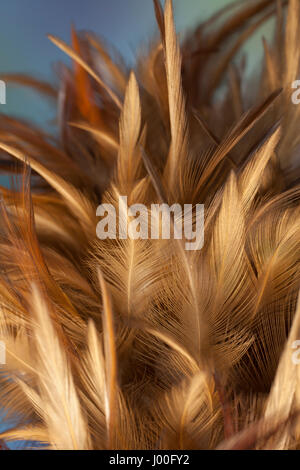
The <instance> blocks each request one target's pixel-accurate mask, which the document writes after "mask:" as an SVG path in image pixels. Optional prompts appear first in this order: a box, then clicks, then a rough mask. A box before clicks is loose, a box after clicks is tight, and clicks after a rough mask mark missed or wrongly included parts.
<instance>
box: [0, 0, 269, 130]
mask: <svg viewBox="0 0 300 470" xmlns="http://www.w3.org/2000/svg"><path fill="white" fill-rule="evenodd" d="M231 1H232V0H174V9H175V18H176V26H177V30H178V31H179V32H181V33H185V32H186V31H187V30H189V29H191V28H192V27H194V26H196V25H197V24H198V23H199V22H200V21H203V20H205V19H207V18H208V17H209V16H210V15H211V14H213V13H215V12H216V11H217V10H218V9H220V8H221V7H222V6H224V5H228V4H229V3H231ZM244 1H246V2H247V1H248V0H244ZM0 7H1V8H0V78H1V73H7V72H8V73H19V72H22V73H27V74H32V75H34V76H35V77H37V78H40V79H51V80H53V79H54V73H53V64H54V63H55V62H57V61H67V60H68V59H67V57H66V55H65V54H64V53H63V52H61V51H60V50H59V49H58V48H57V47H56V46H54V45H53V44H52V43H51V42H50V41H49V39H48V38H47V33H51V34H53V35H55V36H58V37H59V38H61V39H63V40H64V41H66V42H70V29H71V25H72V24H74V25H75V27H76V28H77V29H86V30H92V31H94V32H95V33H97V34H99V35H100V36H102V37H104V38H105V39H106V41H107V42H110V43H112V44H113V45H114V46H116V48H117V49H118V50H119V51H120V52H121V54H122V55H123V56H124V57H125V60H126V61H127V62H129V63H133V62H134V56H135V51H136V50H137V49H138V47H139V46H140V45H141V44H145V43H147V41H148V40H149V38H151V37H153V36H154V34H155V33H156V31H157V28H156V23H155V17H154V12H153V3H152V0H84V1H83V0H51V1H50V0H1V5H0ZM263 29H264V34H265V32H266V31H267V30H268V27H267V26H266V25H264V26H263ZM259 41H260V39H259ZM251 42H252V46H251ZM248 47H250V48H251V49H252V51H255V50H257V49H261V47H259V48H257V47H256V43H253V40H252V41H251V40H250V44H249V46H248ZM255 54H256V52H255V53H254V55H255ZM2 106H3V105H2ZM0 112H4V113H7V114H10V115H11V114H13V115H18V116H19V117H22V118H26V119H30V120H32V121H33V122H34V123H38V124H42V125H43V121H44V120H45V119H48V120H50V118H51V117H53V116H52V115H50V114H49V108H48V105H47V102H44V101H43V100H41V98H40V97H39V96H36V95H35V94H34V92H32V91H30V90H26V89H24V88H19V87H15V86H9V87H8V89H7V104H6V105H5V107H1V109H0Z"/></svg>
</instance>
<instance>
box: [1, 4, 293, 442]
mask: <svg viewBox="0 0 300 470" xmlns="http://www.w3.org/2000/svg"><path fill="white" fill-rule="evenodd" d="M154 12H155V16H156V19H157V24H158V30H159V34H158V37H157V38H156V40H155V41H153V43H152V45H151V46H150V47H149V50H148V51H147V52H144V53H143V54H141V55H140V56H139V57H138V58H137V61H136V66H135V68H134V70H129V69H128V67H127V66H126V65H125V64H124V63H123V61H122V59H121V58H118V57H117V53H116V51H113V50H111V49H110V48H108V47H107V46H105V45H104V44H103V43H101V42H100V41H99V40H98V38H97V37H96V35H93V34H91V33H83V32H82V33H78V32H77V31H75V30H72V42H71V45H67V44H66V43H64V42H63V41H62V40H60V39H58V38H55V37H53V36H49V39H50V40H51V41H52V42H53V43H54V44H55V45H56V46H58V47H59V48H60V49H62V50H63V51H64V52H65V53H66V54H67V55H68V56H70V57H71V59H72V67H71V68H70V69H69V68H67V67H66V66H61V68H60V69H59V75H60V81H59V83H60V84H59V88H58V89H55V87H53V86H52V85H51V84H47V83H40V82H38V81H37V80H35V79H34V78H31V77H27V76H22V75H6V76H5V77H3V78H4V79H5V80H6V81H8V82H9V81H13V82H17V83H19V84H22V85H24V86H29V87H32V88H34V89H36V91H37V92H39V93H41V94H42V95H45V96H46V97H47V98H48V99H51V100H53V104H54V105H56V106H57V123H58V132H57V134H56V135H55V136H52V135H48V134H47V133H46V132H45V131H43V130H41V129H38V128H35V127H33V126H31V125H29V124H27V123H25V122H23V121H20V120H17V119H13V118H11V117H6V116H4V115H2V116H1V117H0V152H1V153H0V168H1V171H2V172H4V173H10V174H11V175H12V184H11V185H10V187H9V188H4V187H3V188H1V194H2V197H1V214H2V222H1V226H0V266H1V274H0V339H1V341H2V342H3V343H2V344H5V348H6V364H4V365H3V366H2V368H1V370H0V382H1V383H0V402H1V406H2V407H3V408H4V410H5V418H3V419H4V420H7V422H6V423H5V421H4V425H6V429H5V430H4V431H3V432H2V434H1V435H0V439H1V443H2V444H1V448H5V446H6V445H7V444H8V443H9V442H10V441H17V440H20V441H30V442H32V443H33V444H32V445H33V446H34V445H35V444H34V443H36V445H38V446H40V445H41V444H42V445H43V446H46V447H48V448H50V449H256V448H260V449H300V425H299V412H300V366H299V365H297V364H298V361H297V360H296V361H295V360H293V359H295V354H296V352H297V351H295V347H297V344H299V343H297V342H298V341H299V340H300V300H299V297H298V292H299V288H300V277H299V274H300V166H299V161H300V160H299V144H300V137H299V136H300V134H299V125H300V107H299V106H296V105H294V104H293V103H292V99H291V97H292V91H293V90H292V82H293V81H294V80H296V79H297V75H298V73H299V65H300V57H299V51H300V48H299V45H298V43H297V38H298V37H299V33H300V11H299V2H298V0H289V1H287V0H283V1H281V0H279V1H277V2H276V1H273V0H251V1H247V2H238V3H235V4H232V5H230V6H227V7H226V8H224V9H223V10H220V11H219V12H218V13H217V14H215V15H214V16H213V17H211V18H210V19H209V20H208V21H206V22H204V23H202V24H200V25H199V26H198V28H197V29H196V30H195V31H194V32H193V33H191V34H189V35H188V36H187V38H186V39H185V40H184V41H182V43H180V42H179V40H178V37H177V35H176V31H175V27H174V18H173V7H172V1H171V0H166V2H165V6H164V8H163V7H162V5H161V4H160V2H159V0H155V1H154ZM272 16H275V18H276V27H275V32H274V39H273V41H272V42H270V43H268V42H267V41H266V40H265V39H263V42H262V48H263V51H264V60H263V63H262V66H261V68H259V67H257V70H256V72H255V77H249V74H247V73H246V71H245V61H244V59H243V58H242V60H241V59H240V55H238V52H239V51H240V50H241V48H242V46H243V44H244V43H245V41H247V39H248V38H249V37H250V36H251V35H252V34H253V33H254V32H255V31H256V30H257V28H258V27H259V26H261V25H263V24H264V22H265V21H267V20H268V19H269V18H270V17H272ZM116 57H117V58H116ZM120 197H123V198H124V197H126V198H127V199H126V201H127V204H128V205H132V204H143V205H144V206H143V207H145V208H146V209H145V212H144V213H143V214H140V217H139V221H140V225H141V226H142V225H143V224H145V225H146V224H147V221H148V218H149V217H150V208H151V207H152V206H153V205H154V204H170V205H172V204H180V205H183V204H190V205H191V206H192V207H195V206H196V205H197V204H204V208H205V218H204V233H205V236H204V243H203V247H202V249H201V250H195V251H187V250H185V247H184V243H183V241H182V240H181V239H178V238H176V237H173V238H172V237H171V238H170V239H168V240H166V239H163V237H154V239H153V238H152V239H151V238H150V239H146V237H144V238H143V237H138V238H134V237H129V238H126V237H124V236H119V237H111V238H109V237H107V238H105V237H104V238H105V239H99V238H98V237H97V231H96V227H97V222H98V215H99V214H98V212H97V207H98V206H99V204H102V205H104V204H110V205H111V206H112V207H115V208H116V209H118V213H117V216H116V220H115V223H117V225H118V227H119V228H120V230H121V232H122V233H123V231H124V230H125V227H128V225H129V224H130V223H131V222H132V215H131V214H130V213H129V212H128V211H127V206H126V207H125V203H124V204H123V205H122V204H121V205H120V204H119V207H118V201H120ZM121 200H122V201H125V199H122V198H121ZM111 222H112V221H111ZM152 222H153V224H154V228H155V230H156V231H157V233H158V234H159V233H161V230H162V228H163V227H162V225H161V221H160V219H159V217H154V218H153V220H152ZM176 223H177V222H176V218H175V216H174V217H171V229H172V230H175V228H176ZM194 224H195V220H194V221H193V226H194ZM140 228H141V227H140ZM155 238H158V239H155ZM11 417H14V422H15V425H14V427H11V425H10V421H9V420H10V418H11Z"/></svg>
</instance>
